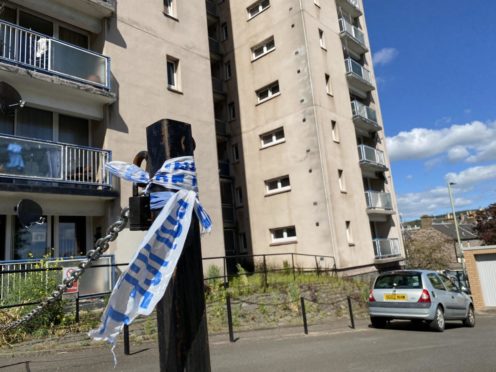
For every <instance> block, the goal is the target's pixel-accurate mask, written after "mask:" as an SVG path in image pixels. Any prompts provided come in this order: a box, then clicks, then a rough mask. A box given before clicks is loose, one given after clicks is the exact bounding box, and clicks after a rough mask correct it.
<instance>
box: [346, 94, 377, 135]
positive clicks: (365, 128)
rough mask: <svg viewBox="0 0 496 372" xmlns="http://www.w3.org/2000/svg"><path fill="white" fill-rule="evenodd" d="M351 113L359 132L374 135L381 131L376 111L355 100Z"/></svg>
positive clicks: (352, 102)
mask: <svg viewBox="0 0 496 372" xmlns="http://www.w3.org/2000/svg"><path fill="white" fill-rule="evenodd" d="M351 112H352V113H353V123H354V124H355V126H356V128H357V129H358V130H360V131H362V132H366V133H374V132H377V131H379V130H380V129H381V127H380V126H379V123H378V121H377V114H376V112H375V110H373V109H371V108H370V107H369V106H367V105H364V104H363V103H361V102H359V101H357V100H354V101H351Z"/></svg>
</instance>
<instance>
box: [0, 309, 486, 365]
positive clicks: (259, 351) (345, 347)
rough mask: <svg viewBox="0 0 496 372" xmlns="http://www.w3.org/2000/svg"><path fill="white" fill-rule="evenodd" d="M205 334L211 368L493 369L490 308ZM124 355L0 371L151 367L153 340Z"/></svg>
mask: <svg viewBox="0 0 496 372" xmlns="http://www.w3.org/2000/svg"><path fill="white" fill-rule="evenodd" d="M236 336H239V340H238V341H237V342H235V343H229V341H228V338H227V335H215V336H211V337H210V355H211V364H212V371H214V372H224V371H226V372H227V371H229V372H232V371H236V372H245V371H246V372H248V371H249V372H258V371H269V372H278V371H285V372H288V371H297V372H299V371H312V372H313V371H381V372H382V371H384V372H386V371H395V372H396V371H402V372H405V371H449V372H456V371H460V372H461V371H463V372H467V371H478V372H485V371H496V316H494V315H479V316H478V318H477V325H476V327H475V328H473V329H471V328H464V327H462V326H461V323H460V322H456V323H452V324H450V323H448V324H447V329H446V330H445V332H443V333H435V332H431V331H430V330H429V328H428V327H426V326H425V327H422V326H421V327H415V326H413V325H412V324H411V323H410V322H393V323H392V324H391V325H390V326H389V327H388V328H387V329H383V330H378V329H374V328H370V327H369V326H368V322H367V321H359V322H357V328H356V329H354V330H352V329H350V328H349V327H348V326H347V324H346V323H345V321H343V322H336V323H333V324H331V325H328V326H326V327H324V326H314V327H310V334H309V335H306V336H305V335H304V334H303V331H302V329H301V328H285V329H278V330H270V331H256V332H247V333H241V334H237V335H236ZM131 351H132V352H133V354H132V355H130V356H125V355H123V353H122V344H120V345H118V347H117V348H116V354H117V358H118V364H117V367H116V368H115V369H114V368H113V359H112V354H111V353H110V351H109V348H108V347H100V348H84V349H81V350H79V351H70V352H57V351H52V352H50V353H43V354H35V353H32V354H26V355H23V356H14V357H10V356H8V355H0V372H4V371H5V372H7V371H8V372H11V371H12V372H13V371H23V372H30V371H71V372H78V371H85V372H88V371H91V372H98V371H148V372H150V371H158V355H157V345H156V343H148V344H142V345H131Z"/></svg>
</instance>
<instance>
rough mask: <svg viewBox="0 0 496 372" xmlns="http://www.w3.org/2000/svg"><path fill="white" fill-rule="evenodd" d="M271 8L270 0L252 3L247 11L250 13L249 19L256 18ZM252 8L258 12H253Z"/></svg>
mask: <svg viewBox="0 0 496 372" xmlns="http://www.w3.org/2000/svg"><path fill="white" fill-rule="evenodd" d="M269 8H270V0H259V1H257V2H256V3H253V4H251V5H250V6H249V7H247V8H246V13H247V14H248V21H249V20H250V19H253V18H255V17H256V16H257V15H259V14H260V13H263V12H265V11H266V10H267V9H269ZM252 10H255V11H256V13H253V14H252V12H251V11H252Z"/></svg>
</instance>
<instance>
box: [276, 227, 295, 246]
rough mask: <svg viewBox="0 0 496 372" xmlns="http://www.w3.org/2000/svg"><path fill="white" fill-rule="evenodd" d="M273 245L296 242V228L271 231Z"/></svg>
mask: <svg viewBox="0 0 496 372" xmlns="http://www.w3.org/2000/svg"><path fill="white" fill-rule="evenodd" d="M270 236H271V238H272V243H273V244H279V243H283V244H284V243H291V242H295V241H296V228H295V227H294V226H289V227H281V228H277V229H271V230H270Z"/></svg>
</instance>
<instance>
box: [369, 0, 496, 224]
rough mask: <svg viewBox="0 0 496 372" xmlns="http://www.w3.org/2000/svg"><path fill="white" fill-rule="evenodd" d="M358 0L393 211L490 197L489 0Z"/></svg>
mask: <svg viewBox="0 0 496 372" xmlns="http://www.w3.org/2000/svg"><path fill="white" fill-rule="evenodd" d="M363 3H364V8H365V15H366V22H367V28H368V33H369V39H370V45H371V52H372V56H373V61H374V70H375V77H376V80H377V84H378V93H379V100H380V103H381V110H382V116H383V121H384V128H385V135H386V147H387V151H388V153H389V157H390V160H391V170H392V175H393V182H394V186H395V190H396V195H397V199H398V209H399V213H400V216H401V218H402V220H403V221H410V220H413V219H416V218H419V217H420V216H421V215H424V214H428V215H436V214H442V213H448V212H451V206H450V199H449V194H448V186H447V183H448V182H454V183H456V185H454V186H452V190H453V195H454V201H455V206H456V210H457V211H460V210H466V209H479V208H485V207H487V206H488V205H489V204H491V203H496V22H495V20H494V17H495V15H496V1H495V0H363Z"/></svg>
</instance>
